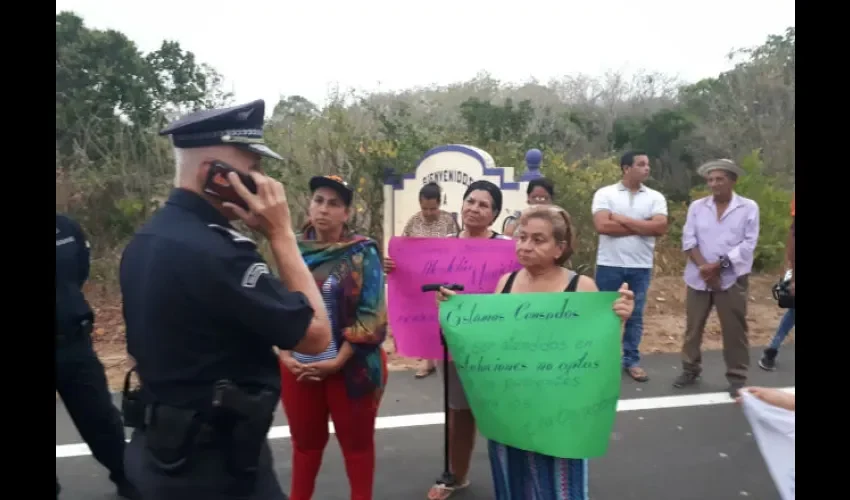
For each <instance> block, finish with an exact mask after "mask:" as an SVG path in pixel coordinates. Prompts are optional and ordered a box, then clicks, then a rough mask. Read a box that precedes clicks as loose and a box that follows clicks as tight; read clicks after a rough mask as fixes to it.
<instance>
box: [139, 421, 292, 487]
mask: <svg viewBox="0 0 850 500" xmlns="http://www.w3.org/2000/svg"><path fill="white" fill-rule="evenodd" d="M145 443H146V438H145V435H144V433H143V432H140V431H134V432H133V437H132V438H131V439H130V443H129V444H128V445H127V451H126V455H125V459H124V460H125V463H126V468H127V477H128V478H129V479H130V481H131V482H132V483H134V484H135V485H136V486H137V487H138V488H139V490H140V491H141V493H142V498H143V499H144V500H190V499H191V500H194V499H199V500H200V499H203V500H237V499H238V500H288V497H287V496H286V494H284V493H283V490H282V489H281V488H280V483H278V480H277V476H275V472H274V468H273V461H272V454H271V449H270V448H269V445H268V443H266V444H264V445H263V447H262V449H261V450H260V463H259V471H258V473H257V482H256V486H255V489H254V493H253V494H252V495H251V496H236V495H233V494H231V493H228V490H230V488H231V487H232V486H233V479H232V476H231V475H230V474H229V473H228V472H227V468H226V464H225V452H224V451H222V450H221V449H219V448H218V447H216V446H215V445H214V444H212V445H205V446H201V447H198V448H196V449H195V450H194V452H193V453H192V455H191V458H190V462H189V464H188V465H187V466H186V469H185V470H182V471H180V473H179V474H175V475H167V474H166V473H164V472H161V471H159V470H158V469H157V468H156V467H155V466H154V464H153V463H152V462H151V461H150V460H149V459H148V454H147V453H148V452H147V450H146V449H145Z"/></svg>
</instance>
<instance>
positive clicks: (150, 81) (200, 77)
mask: <svg viewBox="0 0 850 500" xmlns="http://www.w3.org/2000/svg"><path fill="white" fill-rule="evenodd" d="M220 84H221V77H220V76H219V75H218V74H217V73H216V72H215V70H213V69H212V68H210V67H208V66H206V65H199V64H197V63H196V62H195V56H194V54H192V53H191V52H188V51H184V50H183V49H181V48H180V45H179V44H178V43H177V42H169V41H165V42H163V44H162V46H161V47H160V48H159V49H158V50H157V51H155V52H152V53H150V54H147V55H145V54H143V53H142V52H141V51H140V50H139V49H138V47H137V46H136V44H135V43H134V42H133V41H131V40H129V39H128V38H127V37H126V36H125V35H124V34H122V33H120V32H118V31H114V30H106V31H102V30H96V29H90V28H88V27H86V26H85V24H84V23H83V20H82V18H80V17H79V16H77V15H76V14H74V13H72V12H60V13H59V14H56V148H57V154H59V155H62V156H68V155H72V154H80V153H82V154H84V155H85V157H86V159H87V160H88V162H89V163H91V164H95V165H96V164H97V163H99V161H101V160H103V159H104V158H105V157H107V156H108V152H109V151H113V150H115V149H116V148H117V147H119V145H118V144H116V142H115V141H117V140H118V139H117V136H119V135H121V134H123V133H125V132H127V131H126V130H124V129H127V128H131V129H138V130H144V129H147V128H150V127H155V126H159V125H161V124H162V122H163V121H164V120H166V119H168V118H170V117H173V115H174V114H175V113H179V112H183V111H185V110H187V109H196V108H199V107H202V106H212V105H218V104H222V103H224V102H227V101H228V100H229V99H230V96H229V95H228V94H227V93H226V92H223V91H222V90H221V88H220ZM122 146H123V145H122Z"/></svg>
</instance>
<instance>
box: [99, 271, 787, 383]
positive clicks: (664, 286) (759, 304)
mask: <svg viewBox="0 0 850 500" xmlns="http://www.w3.org/2000/svg"><path fill="white" fill-rule="evenodd" d="M775 279H776V278H775V276H772V275H771V276H752V277H751V278H750V304H749V311H748V314H747V321H748V323H749V325H750V342H751V343H752V345H757V346H759V345H765V344H766V343H767V342H768V341H769V340H770V338H771V337H772V336H773V333H774V332H775V331H776V326H777V325H778V324H779V320H780V318H781V317H782V314H783V313H784V310H782V309H779V308H777V307H776V302H775V301H774V300H773V297H772V295H771V291H770V289H771V286H773V283H774V281H775ZM86 295H87V297H88V298H89V301H90V302H91V304H92V307H93V308H94V309H95V313H96V322H95V329H94V341H95V342H94V345H95V350H96V351H97V354H98V356H99V357H100V359H101V361H102V362H103V365H104V367H105V368H106V374H107V378H108V379H109V383H110V386H111V387H112V388H113V389H118V388H119V387H120V385H121V382H122V380H123V377H124V373H126V371H127V370H128V369H129V367H130V362H129V360H128V359H127V350H126V345H125V341H124V321H123V319H122V316H121V301H120V298H119V297H117V296H115V295H114V294H109V293H106V292H104V291H103V289H102V288H101V287H98V286H97V285H92V286H89V287H88V288H87V290H86ZM684 330H685V285H684V283H683V282H682V278H681V277H678V276H667V277H660V278H655V279H654V281H653V283H652V285H651V287H650V289H649V298H648V301H647V305H646V311H645V312H644V333H643V341H642V342H641V347H640V350H641V352H642V353H656V352H677V351H678V350H679V349H680V347H681V345H682V335H683V333H684ZM790 337H791V338H790V339H789V342H793V341H794V338H793V337H794V333H793V332H792V333H791V335H790ZM703 345H704V348H705V349H719V348H720V346H721V335H720V323H719V322H718V320H717V314H716V313H712V314H711V317H710V318H709V320H708V324H707V325H706V331H705V339H704V341H703ZM385 347H386V350H387V352H388V354H389V360H390V369H391V370H393V371H400V370H409V369H412V368H414V367H415V366H416V365H417V364H418V361H417V360H415V359H410V358H404V357H401V356H398V355H397V354H396V353H395V343H394V342H393V340H392V337H390V338H389V339H388V340H387V342H386V344H385Z"/></svg>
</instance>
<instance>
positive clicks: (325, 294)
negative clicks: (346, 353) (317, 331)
mask: <svg viewBox="0 0 850 500" xmlns="http://www.w3.org/2000/svg"><path fill="white" fill-rule="evenodd" d="M338 288H339V282H338V281H337V279H336V277H335V276H333V275H331V276H328V279H326V280H325V282H324V283H323V284H322V300H323V301H324V302H325V309H326V310H327V311H328V318H329V319H330V322H331V331H334V332H336V328H337V314H338V313H339V311H337V310H336V308H335V307H334V300H333V298H334V296H335V295H338V293H339V290H338ZM338 353H339V346H337V345H336V340H334V336H333V335H331V342H330V344H328V348H327V349H325V351H324V352H323V353H321V354H301V353H300V352H295V351H292V357H293V358H295V361H298V362H299V363H316V362H317V361H328V360H331V359H334V358H336V355H337V354H338Z"/></svg>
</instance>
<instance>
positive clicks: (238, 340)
mask: <svg viewBox="0 0 850 500" xmlns="http://www.w3.org/2000/svg"><path fill="white" fill-rule="evenodd" d="M264 112H265V103H264V102H263V101H261V100H259V101H255V102H252V103H250V104H246V105H242V106H235V107H231V108H226V109H217V110H208V111H202V112H198V113H194V114H191V115H189V116H186V117H184V118H182V119H180V120H178V121H176V122H174V123H172V124H171V125H169V126H168V127H167V128H166V129H165V130H163V131H162V132H161V134H163V135H171V137H172V141H173V144H174V147H175V157H176V163H177V175H176V176H175V189H174V191H173V192H172V193H171V196H170V197H169V199H168V201H167V202H166V204H165V206H164V207H163V208H162V209H160V210H158V211H157V212H156V213H155V214H154V216H153V217H152V218H151V220H150V221H148V223H147V224H146V225H145V226H144V227H142V228H141V229H140V230H139V231H138V232H137V233H136V235H135V236H134V237H133V239H132V241H131V242H130V243H129V245H128V246H127V248H126V249H125V250H124V255H123V258H122V261H121V273H120V274H121V278H120V279H121V292H122V294H123V298H124V319H125V322H126V324H127V350H128V352H129V353H130V355H132V356H133V358H134V359H135V361H136V366H135V371H136V373H137V374H138V379H139V385H140V387H139V388H138V389H133V390H129V391H128V390H126V389H125V395H124V401H123V411H124V422H125V425H127V426H128V427H133V428H134V431H133V436H132V439H131V441H130V443H129V444H128V446H127V452H126V458H125V461H126V464H127V465H126V468H127V474H128V476H129V477H130V478H131V480H133V481H134V483H135V484H137V485H138V486H139V488H140V490H141V493H142V496H143V498H145V499H150V500H172V499H173V500H194V499H203V500H215V499H231V498H233V499H236V498H239V499H257V500H282V499H286V498H287V497H286V495H285V494H284V493H283V491H282V490H281V488H280V485H279V483H278V481H277V478H276V476H275V473H274V470H273V468H272V456H271V451H270V449H269V445H268V443H267V440H266V434H267V433H268V430H269V428H270V426H271V422H272V416H273V412H274V410H275V409H276V408H277V406H278V401H279V397H280V389H281V387H280V368H279V365H278V359H277V355H276V353H275V351H274V349H273V347H277V348H278V349H285V350H289V349H292V350H295V351H299V352H305V353H314V354H317V353H320V352H322V351H324V349H325V348H326V347H327V345H328V343H329V342H330V323H329V321H328V315H327V312H326V310H325V306H324V303H323V302H322V299H321V296H320V293H319V290H318V288H317V286H316V284H315V282H314V280H313V277H312V275H311V274H310V272H309V270H308V269H307V267H306V265H305V264H304V262H303V260H302V259H301V256H300V253H299V251H298V247H297V244H296V240H295V233H294V231H293V228H292V222H291V220H290V214H289V208H288V206H287V202H286V194H285V192H284V189H283V186H282V185H281V183H279V182H277V181H275V180H273V179H271V178H269V177H267V176H265V175H263V174H262V173H261V169H260V160H261V157H269V158H274V159H281V157H280V156H279V155H278V154H277V153H275V152H274V151H272V150H271V149H269V148H268V147H267V146H266V145H265V144H264V143H263V131H262V127H263V119H264ZM222 168H223V169H226V170H225V174H224V175H221V176H216V175H213V178H212V179H211V178H210V172H211V171H212V172H213V174H215V173H216V172H221V171H222V170H221V169H222ZM228 170H232V171H229V172H228ZM233 171H235V172H233ZM237 173H238V174H245V175H247V176H248V177H249V178H250V179H251V180H252V181H253V183H254V184H255V185H256V186H255V189H254V190H253V192H252V191H251V190H250V189H249V188H246V184H248V185H249V186H250V184H251V182H250V181H245V182H244V183H243V181H242V180H241V179H240V178H239V176H238V175H237ZM213 184H214V185H215V187H217V188H222V186H224V188H228V185H229V187H232V189H233V190H235V192H236V194H238V198H236V197H234V198H230V200H231V201H229V202H226V201H223V200H224V199H227V193H226V190H224V191H222V189H224V188H222V189H219V191H218V194H211V193H210V192H209V191H208V190H206V189H205V186H207V187H208V186H212V185H213ZM241 200H243V201H241ZM233 201H236V202H235V203H234V202H233ZM240 203H244V207H247V209H246V208H243V207H241V206H239V205H240ZM236 219H241V220H243V221H244V222H245V223H246V224H247V225H248V226H249V227H251V228H252V229H254V230H257V231H259V232H261V233H262V234H264V235H265V236H266V238H267V239H268V241H269V243H270V246H271V250H272V253H273V254H274V259H275V263H276V265H277V266H276V267H277V270H278V274H279V276H280V277H277V276H275V275H273V274H271V273H270V272H269V268H268V266H267V265H266V263H265V262H264V261H263V259H262V257H261V256H260V254H259V253H258V252H257V246H256V244H255V243H254V241H252V240H251V239H250V238H248V237H246V236H244V235H242V234H240V233H239V232H237V231H236V230H235V229H234V228H233V227H232V226H231V225H230V222H229V221H231V220H236ZM128 377H129V374H128ZM125 386H128V384H126V383H125Z"/></svg>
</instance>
